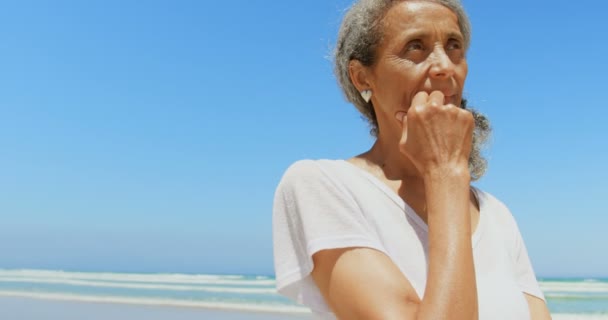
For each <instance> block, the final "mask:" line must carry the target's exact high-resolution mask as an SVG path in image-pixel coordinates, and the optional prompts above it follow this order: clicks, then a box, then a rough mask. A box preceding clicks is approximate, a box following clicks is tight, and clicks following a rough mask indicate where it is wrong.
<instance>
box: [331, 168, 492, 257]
mask: <svg viewBox="0 0 608 320" xmlns="http://www.w3.org/2000/svg"><path fill="white" fill-rule="evenodd" d="M335 161H337V162H339V163H343V164H344V166H346V167H349V168H351V169H352V171H354V172H356V173H357V174H359V175H360V176H363V177H364V178H366V179H367V180H368V181H369V182H371V183H372V184H373V185H375V186H376V187H377V188H378V189H380V190H381V191H382V192H383V193H384V194H386V195H387V196H388V197H389V199H391V200H392V201H393V202H395V204H397V206H399V207H400V208H401V209H402V210H403V211H404V212H405V214H407V215H408V217H410V218H411V219H412V220H413V221H414V223H416V224H417V225H418V226H419V227H420V228H422V230H424V232H426V233H428V232H429V226H428V225H427V224H426V222H424V220H422V218H420V216H419V215H418V214H416V212H415V211H414V209H412V207H410V205H409V204H407V202H405V201H404V200H403V199H402V198H401V197H400V196H399V195H398V194H396V193H395V191H393V190H392V189H391V188H389V187H388V186H387V185H386V184H385V183H384V182H382V181H380V179H378V178H377V177H375V176H374V175H373V174H371V173H370V172H367V171H365V170H364V169H362V168H359V167H357V166H356V165H354V164H352V163H350V162H348V161H346V160H343V159H340V160H335ZM471 190H472V191H473V194H474V195H475V198H477V203H478V204H479V221H478V222H477V227H476V228H475V231H474V232H473V236H472V242H473V243H472V244H473V247H476V246H477V243H478V242H479V239H480V238H481V235H482V234H483V230H484V229H485V227H484V225H485V220H486V213H485V212H484V211H485V210H484V209H485V202H486V201H485V199H484V197H483V193H482V192H481V190H479V189H477V188H476V187H474V186H471Z"/></svg>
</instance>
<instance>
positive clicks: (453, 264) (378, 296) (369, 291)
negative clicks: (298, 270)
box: [312, 178, 477, 320]
mask: <svg viewBox="0 0 608 320" xmlns="http://www.w3.org/2000/svg"><path fill="white" fill-rule="evenodd" d="M429 186H430V187H429V189H430V190H429V195H428V197H429V211H430V212H433V211H434V210H436V211H440V210H443V212H445V213H446V217H447V216H452V217H457V218H454V219H451V220H443V221H441V220H440V219H441V218H440V217H439V214H437V217H435V218H436V219H435V218H429V237H430V238H429V241H430V247H429V251H430V253H429V255H430V256H429V259H430V266H429V275H428V281H427V287H426V294H425V297H424V299H420V297H418V295H417V293H416V291H415V290H414V288H413V287H412V285H411V283H410V282H409V281H408V280H407V278H406V277H405V276H404V275H403V274H402V273H401V271H400V270H399V269H398V268H397V266H396V265H395V264H394V263H393V262H392V261H391V260H390V258H389V257H387V256H386V255H384V254H383V253H381V252H379V251H376V250H373V249H368V248H346V249H332V250H324V251H320V252H318V253H316V254H315V255H314V256H313V260H314V264H315V268H314V270H313V272H312V277H313V279H314V280H315V283H316V284H317V286H318V287H319V289H320V291H321V293H322V294H323V296H324V298H325V300H326V301H327V303H328V304H329V305H330V307H331V308H332V310H333V311H334V313H335V314H336V316H337V317H338V319H349V320H350V319H476V318H477V294H476V293H477V292H476V284H475V273H474V268H473V262H472V249H471V240H470V222H469V221H468V219H467V218H466V217H469V215H468V214H465V213H468V205H469V197H468V192H469V191H468V181H467V180H466V179H462V178H454V179H453V180H452V182H451V183H448V180H447V179H443V180H442V181H441V183H438V184H437V187H432V184H429ZM456 187H459V188H458V189H455V188H456ZM455 190H458V191H459V192H455ZM432 199H437V200H432ZM431 203H433V204H432V205H431ZM457 204H459V205H457ZM448 206H449V207H450V208H451V209H450V210H447V209H446V208H447V207H448ZM458 206H459V207H461V208H460V210H461V211H462V212H463V214H460V215H457V214H453V213H455V210H456V208H457V207H458ZM433 213H434V212H433ZM450 213H452V214H450ZM431 216H432V215H431V214H429V217H431ZM462 217H465V218H462ZM353 279H356V280H353Z"/></svg>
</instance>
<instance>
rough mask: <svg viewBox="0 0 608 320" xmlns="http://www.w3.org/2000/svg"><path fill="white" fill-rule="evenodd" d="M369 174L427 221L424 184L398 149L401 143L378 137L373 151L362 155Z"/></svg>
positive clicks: (361, 157)
mask: <svg viewBox="0 0 608 320" xmlns="http://www.w3.org/2000/svg"><path fill="white" fill-rule="evenodd" d="M357 158H359V159H360V160H363V162H364V164H363V166H365V167H366V169H367V171H369V172H370V173H372V174H373V175H375V176H376V177H378V178H379V179H381V180H382V181H385V183H386V184H387V185H389V186H390V187H391V188H392V189H393V190H394V191H395V192H396V193H397V194H398V195H399V196H400V197H401V198H402V199H403V200H404V201H405V202H407V203H408V205H409V206H410V207H412V209H414V210H415V211H416V213H418V215H420V216H421V218H422V219H423V220H425V221H426V197H425V189H424V181H423V179H422V177H421V176H420V174H419V172H418V170H417V169H416V167H415V166H414V165H413V164H412V162H411V161H410V160H409V159H408V158H407V156H405V155H404V154H403V153H401V151H400V150H399V140H397V139H390V137H389V138H387V137H384V136H379V137H378V139H377V140H376V142H375V143H374V145H373V146H372V148H371V149H370V150H369V151H367V152H365V153H363V154H361V155H359V156H358V157H357Z"/></svg>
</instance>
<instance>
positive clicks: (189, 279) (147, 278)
mask: <svg viewBox="0 0 608 320" xmlns="http://www.w3.org/2000/svg"><path fill="white" fill-rule="evenodd" d="M0 277H27V278H44V279H76V280H104V281H116V282H144V283H168V284H171V283H177V284H180V283H181V284H215V285H226V284H227V285H241V286H272V287H274V286H275V281H274V280H272V279H251V280H248V279H244V277H243V276H239V275H189V274H162V273H159V274H139V273H107V272H102V273H94V272H66V271H50V270H1V269H0Z"/></svg>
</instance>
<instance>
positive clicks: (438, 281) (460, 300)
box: [417, 169, 478, 320]
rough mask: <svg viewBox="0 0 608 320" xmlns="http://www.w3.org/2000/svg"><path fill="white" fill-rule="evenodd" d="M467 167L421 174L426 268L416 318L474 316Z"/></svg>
mask: <svg viewBox="0 0 608 320" xmlns="http://www.w3.org/2000/svg"><path fill="white" fill-rule="evenodd" d="M469 183H470V176H469V173H468V170H466V169H465V170H437V171H433V172H431V173H429V174H428V175H426V176H425V193H426V203H427V217H428V225H429V268H428V276H427V285H426V290H425V295H424V298H423V299H422V301H421V303H420V307H419V311H418V316H417V319H467V320H468V319H477V317H478V307H477V287H476V282H475V268H474V264H473V250H472V247H471V233H472V232H471V215H470V209H469V208H470V195H469V194H470V193H469V192H470V191H469Z"/></svg>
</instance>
